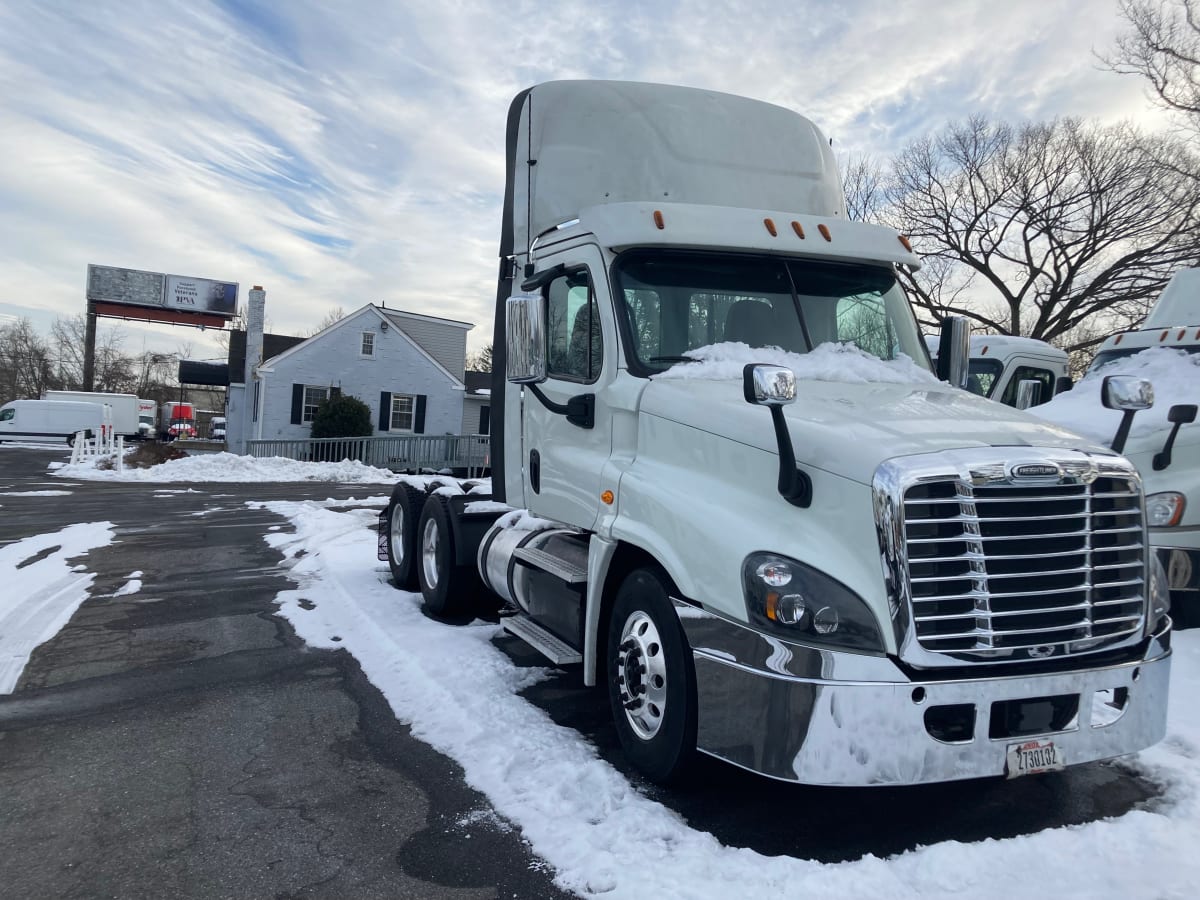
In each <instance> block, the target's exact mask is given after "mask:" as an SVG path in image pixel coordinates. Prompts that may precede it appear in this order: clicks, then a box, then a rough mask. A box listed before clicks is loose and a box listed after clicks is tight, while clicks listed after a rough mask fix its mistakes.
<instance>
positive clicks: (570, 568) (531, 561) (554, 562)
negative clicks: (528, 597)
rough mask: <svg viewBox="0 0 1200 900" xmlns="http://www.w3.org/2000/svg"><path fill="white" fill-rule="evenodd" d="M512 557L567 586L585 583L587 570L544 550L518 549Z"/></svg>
mask: <svg viewBox="0 0 1200 900" xmlns="http://www.w3.org/2000/svg"><path fill="white" fill-rule="evenodd" d="M513 556H514V557H515V558H517V559H518V560H520V561H521V562H523V563H525V564H527V565H530V566H533V568H535V569H541V570H542V571H543V572H549V573H550V574H551V575H553V576H555V577H556V578H560V579H562V580H563V581H565V582H566V583H567V584H584V583H585V582H586V581H587V569H586V568H580V567H579V566H575V565H572V564H571V563H570V562H568V561H567V560H565V559H563V558H562V557H559V556H555V555H554V554H553V553H547V552H546V551H544V550H534V549H532V548H530V547H518V548H517V549H516V550H514V551H513Z"/></svg>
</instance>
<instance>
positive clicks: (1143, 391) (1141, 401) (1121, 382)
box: [1100, 375, 1154, 453]
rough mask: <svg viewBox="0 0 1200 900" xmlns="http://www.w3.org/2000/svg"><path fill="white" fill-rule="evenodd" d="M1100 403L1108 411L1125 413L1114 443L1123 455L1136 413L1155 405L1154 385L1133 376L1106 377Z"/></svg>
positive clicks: (1114, 447)
mask: <svg viewBox="0 0 1200 900" xmlns="http://www.w3.org/2000/svg"><path fill="white" fill-rule="evenodd" d="M1100 402H1101V403H1103V404H1104V407H1105V408H1106V409H1119V410H1121V411H1122V412H1123V413H1124V415H1123V416H1122V417H1121V424H1120V426H1119V427H1118V428H1117V435H1116V437H1114V438H1113V442H1112V448H1113V449H1114V450H1116V451H1117V452H1118V453H1123V452H1124V451H1125V442H1126V441H1127V440H1129V428H1130V426H1132V425H1133V416H1134V413H1136V412H1137V411H1138V410H1139V409H1149V408H1150V407H1152V406H1153V405H1154V385H1152V384H1151V383H1150V382H1149V381H1147V380H1146V379H1144V378H1135V377H1134V376H1132V375H1106V376H1105V377H1104V381H1103V382H1101V384H1100Z"/></svg>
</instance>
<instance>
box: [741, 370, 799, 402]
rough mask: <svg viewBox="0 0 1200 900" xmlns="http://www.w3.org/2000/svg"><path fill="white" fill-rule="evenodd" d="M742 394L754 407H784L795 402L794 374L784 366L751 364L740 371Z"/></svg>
mask: <svg viewBox="0 0 1200 900" xmlns="http://www.w3.org/2000/svg"><path fill="white" fill-rule="evenodd" d="M742 393H743V394H744V395H745V397H746V402H747V403H753V404H754V405H755V406H786V405H787V404H788V403H794V402H795V401H796V373H795V372H793V371H792V370H791V369H789V368H787V367H786V366H767V365H759V364H757V363H751V364H750V365H748V366H746V367H745V368H744V369H743V370H742Z"/></svg>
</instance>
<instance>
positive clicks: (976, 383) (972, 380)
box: [967, 359, 1004, 397]
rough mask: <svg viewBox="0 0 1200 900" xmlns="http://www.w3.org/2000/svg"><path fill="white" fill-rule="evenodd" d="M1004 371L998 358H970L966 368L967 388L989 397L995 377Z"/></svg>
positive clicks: (974, 392)
mask: <svg viewBox="0 0 1200 900" xmlns="http://www.w3.org/2000/svg"><path fill="white" fill-rule="evenodd" d="M1003 371H1004V363H1002V362H1000V360H998V359H972V360H971V361H970V363H969V364H968V368H967V390H968V391H970V392H971V393H972V394H978V395H979V396H980V397H990V396H991V395H992V388H994V387H995V386H996V379H997V378H999V377H1000V373H1001V372H1003Z"/></svg>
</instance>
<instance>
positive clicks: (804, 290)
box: [614, 250, 925, 375]
mask: <svg viewBox="0 0 1200 900" xmlns="http://www.w3.org/2000/svg"><path fill="white" fill-rule="evenodd" d="M614 272H615V275H616V285H617V300H618V304H619V306H620V316H621V318H622V322H621V324H622V326H623V328H625V329H626V334H627V337H628V343H629V345H630V347H631V350H632V353H631V357H632V358H631V359H630V368H631V370H632V371H634V372H636V373H638V374H643V375H648V374H653V373H654V372H661V371H663V370H664V369H666V368H669V367H670V366H672V365H674V364H675V363H677V362H679V361H680V360H681V359H684V358H685V354H686V353H687V352H688V351H691V350H696V349H699V348H700V347H705V346H708V345H710V344H720V343H726V342H735V343H743V344H747V345H748V346H750V347H779V348H780V349H783V350H787V351H790V352H792V353H807V352H808V351H809V350H810V349H812V348H813V347H816V346H818V345H820V344H823V343H827V342H842V343H853V344H856V345H858V346H859V347H861V348H862V349H863V350H865V351H867V352H868V353H873V354H874V355H876V356H878V357H880V358H881V359H895V358H896V357H897V356H899V355H905V356H908V357H910V358H911V359H913V360H914V361H915V362H916V363H917V364H918V365H925V351H924V348H923V347H922V345H921V336H920V333H919V331H918V329H917V325H916V321H915V320H914V319H913V316H912V311H911V309H910V308H909V306H908V303H907V301H906V300H905V298H904V295H903V293H902V292H901V290H900V287H899V285H898V284H897V283H896V276H895V274H894V273H893V272H892V270H891V269H889V268H886V267H883V266H863V265H856V264H847V263H827V262H816V261H800V260H792V261H785V260H781V259H779V258H777V257H762V256H747V255H742V254H732V253H729V254H722V253H706V252H694V251H670V250H658V251H632V252H630V253H628V254H625V255H623V256H622V257H621V258H620V259H619V260H618V261H617V264H616V266H615V267H614Z"/></svg>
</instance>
